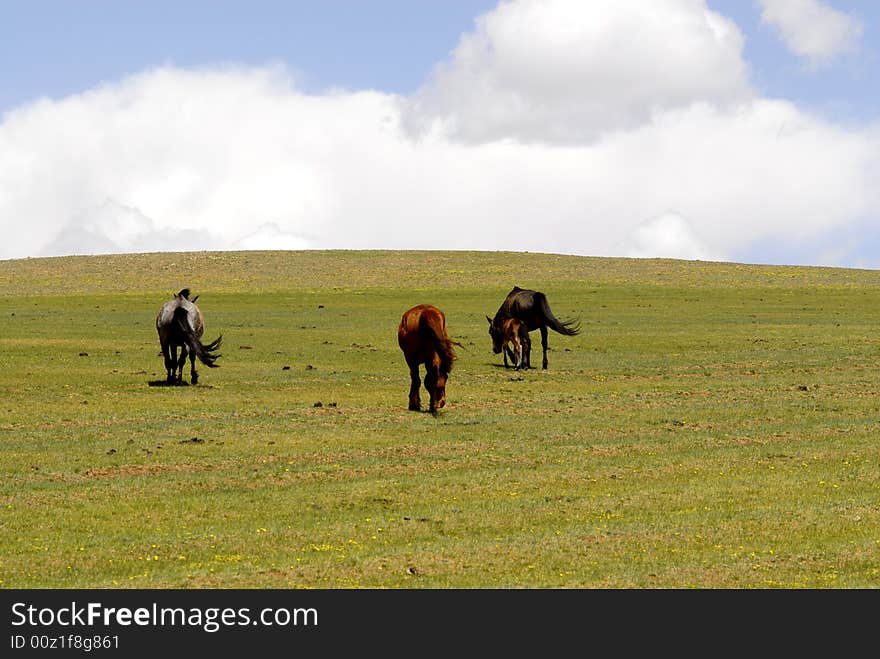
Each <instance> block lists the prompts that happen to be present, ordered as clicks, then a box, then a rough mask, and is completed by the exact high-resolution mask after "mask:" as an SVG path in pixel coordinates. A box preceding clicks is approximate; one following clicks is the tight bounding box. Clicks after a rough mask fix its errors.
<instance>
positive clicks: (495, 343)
mask: <svg viewBox="0 0 880 659" xmlns="http://www.w3.org/2000/svg"><path fill="white" fill-rule="evenodd" d="M486 320H488V321H489V336H490V337H492V352H494V353H495V354H496V355H497V354H500V353H501V346H502V345H503V343H504V332H503V331H502V330H501V327H500V326H498V325H496V324H495V322H494V321H493V320H492V319H491V318H489V316H486Z"/></svg>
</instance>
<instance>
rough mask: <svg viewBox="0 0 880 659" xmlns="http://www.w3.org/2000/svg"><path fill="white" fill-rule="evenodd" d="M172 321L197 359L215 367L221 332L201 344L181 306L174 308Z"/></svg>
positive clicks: (186, 313) (221, 337)
mask: <svg viewBox="0 0 880 659" xmlns="http://www.w3.org/2000/svg"><path fill="white" fill-rule="evenodd" d="M173 322H174V327H175V328H176V330H177V332H178V333H179V335H180V338H181V339H182V340H183V342H184V343H185V344H186V347H187V348H189V349H190V351H192V353H193V354H194V355H195V356H196V357H198V358H199V361H200V362H202V363H203V364H204V365H205V366H207V367H209V368H217V367H218V366H219V364H216V363H215V362H216V361H217V359H219V358H220V353H218V352H217V349H218V348H219V347H220V343H221V342H222V341H223V335H222V334H221V335H220V336H218V337H217V338H216V339H215V340H213V341H211V343H208V344H207V345H205V344H203V343H202V342H201V340H200V339H199V337H198V336H196V333H195V332H194V331H193V328H192V326H190V324H189V313H188V312H187V310H186V309H185V308H183V307H177V308H176V309H175V310H174V321H173Z"/></svg>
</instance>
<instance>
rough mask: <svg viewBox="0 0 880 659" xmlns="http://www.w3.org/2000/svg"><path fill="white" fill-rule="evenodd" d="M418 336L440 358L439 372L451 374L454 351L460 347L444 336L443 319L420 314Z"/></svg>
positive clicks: (432, 315)
mask: <svg viewBox="0 0 880 659" xmlns="http://www.w3.org/2000/svg"><path fill="white" fill-rule="evenodd" d="M419 334H421V336H422V340H424V341H425V342H427V343H429V344H431V345H433V347H434V350H435V351H436V352H437V354H438V355H439V356H440V371H441V372H442V373H446V374H447V375H448V374H449V373H451V372H452V365H453V364H454V363H455V349H454V348H453V346H460V345H461V344H460V343H459V342H458V341H453V340H452V339H450V338H449V337H448V336H447V335H446V328H445V327H444V325H443V319H442V317H440V316H437V315H434V314H430V315H429V314H422V316H421V317H420V318H419Z"/></svg>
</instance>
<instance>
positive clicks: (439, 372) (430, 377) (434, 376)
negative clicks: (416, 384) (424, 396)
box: [425, 363, 449, 412]
mask: <svg viewBox="0 0 880 659" xmlns="http://www.w3.org/2000/svg"><path fill="white" fill-rule="evenodd" d="M448 377H449V373H448V372H446V370H445V369H444V368H442V367H441V366H440V365H439V364H436V363H435V364H434V365H433V367H429V368H428V372H427V373H425V389H427V390H428V394H430V396H431V402H430V404H429V408H428V409H429V410H430V411H431V412H436V411H437V410H439V409H441V408H443V407H445V406H446V379H447V378H448Z"/></svg>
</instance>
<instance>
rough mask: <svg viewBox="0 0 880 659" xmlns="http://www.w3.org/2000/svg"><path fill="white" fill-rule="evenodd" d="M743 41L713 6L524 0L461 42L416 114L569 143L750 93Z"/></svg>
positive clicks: (471, 134) (452, 125)
mask: <svg viewBox="0 0 880 659" xmlns="http://www.w3.org/2000/svg"><path fill="white" fill-rule="evenodd" d="M742 47H743V37H742V35H741V33H740V31H739V29H738V28H737V26H736V25H735V24H734V23H733V22H731V21H730V20H728V19H726V18H725V17H723V16H721V15H720V14H717V13H715V12H713V11H710V10H709V9H708V8H707V7H706V4H705V2H704V1H703V0H650V2H645V0H590V1H589V2H584V1H583V0H520V1H519V2H507V3H502V4H500V5H499V6H498V7H497V8H496V9H495V10H493V11H491V12H489V13H487V14H486V15H484V16H482V17H480V18H479V19H478V20H477V23H476V30H475V31H474V32H471V33H468V34H465V35H463V36H462V37H461V40H460V41H459V43H458V46H457V47H456V48H455V50H454V51H453V52H452V55H451V58H450V60H449V61H446V62H442V63H440V64H438V65H437V67H436V69H435V70H434V72H433V74H432V76H431V78H430V80H429V81H428V82H427V84H426V85H425V86H424V87H423V88H422V89H421V90H419V92H418V93H417V94H416V95H415V97H414V98H413V99H412V100H411V103H410V105H409V107H408V111H407V115H406V122H407V125H408V126H409V127H410V129H411V130H413V131H414V132H415V133H417V134H422V133H425V132H431V131H439V132H441V133H443V134H446V135H449V136H451V137H455V138H458V139H461V140H465V141H469V142H484V141H491V140H498V139H505V138H514V139H518V140H522V141H536V140H540V141H550V142H560V143H569V142H571V141H572V140H578V141H584V140H591V139H594V138H595V137H596V136H598V135H600V134H602V133H603V132H606V131H614V130H621V129H629V128H632V127H634V126H638V125H641V124H642V123H644V122H645V121H647V120H649V119H650V117H651V115H652V114H653V113H655V112H658V111H663V110H668V109H674V108H680V107H685V106H687V105H689V104H690V103H693V102H694V101H711V102H713V103H718V104H722V105H725V104H728V103H731V102H739V101H742V100H743V99H744V98H746V97H748V95H749V93H750V92H749V85H748V67H747V66H746V64H745V62H744V60H743V59H742V56H741V53H742Z"/></svg>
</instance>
